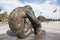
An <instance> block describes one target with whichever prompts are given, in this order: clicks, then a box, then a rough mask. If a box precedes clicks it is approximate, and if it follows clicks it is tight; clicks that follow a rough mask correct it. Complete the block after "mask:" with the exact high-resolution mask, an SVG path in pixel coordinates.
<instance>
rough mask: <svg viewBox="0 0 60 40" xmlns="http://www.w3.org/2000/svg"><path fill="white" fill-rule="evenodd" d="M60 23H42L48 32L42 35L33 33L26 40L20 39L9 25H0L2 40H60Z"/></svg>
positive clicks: (0, 37)
mask: <svg viewBox="0 0 60 40" xmlns="http://www.w3.org/2000/svg"><path fill="white" fill-rule="evenodd" d="M59 26H60V22H52V23H51V22H49V23H42V29H44V30H45V31H46V32H45V33H44V34H42V35H34V33H32V34H31V35H30V36H29V37H27V38H26V39H19V38H17V37H16V34H14V33H13V32H12V31H11V30H10V29H9V26H8V24H1V23H0V40H60V27H59Z"/></svg>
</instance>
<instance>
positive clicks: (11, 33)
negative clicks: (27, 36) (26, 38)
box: [7, 30, 17, 37]
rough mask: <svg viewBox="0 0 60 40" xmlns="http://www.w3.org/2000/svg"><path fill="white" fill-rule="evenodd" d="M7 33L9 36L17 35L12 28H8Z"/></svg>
mask: <svg viewBox="0 0 60 40" xmlns="http://www.w3.org/2000/svg"><path fill="white" fill-rule="evenodd" d="M7 34H8V35H9V36H12V37H17V35H16V34H15V33H14V32H12V31H11V30H8V31H7Z"/></svg>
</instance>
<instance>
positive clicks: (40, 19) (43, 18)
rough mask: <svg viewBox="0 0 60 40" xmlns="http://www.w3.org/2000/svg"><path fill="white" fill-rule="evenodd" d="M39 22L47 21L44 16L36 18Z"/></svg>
mask: <svg viewBox="0 0 60 40" xmlns="http://www.w3.org/2000/svg"><path fill="white" fill-rule="evenodd" d="M38 20H39V21H47V19H46V18H45V17H44V16H38Z"/></svg>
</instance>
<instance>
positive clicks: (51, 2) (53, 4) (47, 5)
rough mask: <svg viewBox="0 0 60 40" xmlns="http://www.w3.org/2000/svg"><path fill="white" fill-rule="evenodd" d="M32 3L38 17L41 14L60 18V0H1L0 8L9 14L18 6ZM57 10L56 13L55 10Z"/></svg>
mask: <svg viewBox="0 0 60 40" xmlns="http://www.w3.org/2000/svg"><path fill="white" fill-rule="evenodd" d="M25 5H30V6H31V7H32V8H33V11H34V13H35V15H36V17H38V16H39V15H41V16H44V17H46V18H52V19H60V0H1V1H0V8H2V10H5V11H7V12H8V13H9V14H10V13H11V11H12V10H13V9H15V8H16V7H23V6H25ZM55 9H57V10H56V12H55V13H54V12H53V11H54V10H55Z"/></svg>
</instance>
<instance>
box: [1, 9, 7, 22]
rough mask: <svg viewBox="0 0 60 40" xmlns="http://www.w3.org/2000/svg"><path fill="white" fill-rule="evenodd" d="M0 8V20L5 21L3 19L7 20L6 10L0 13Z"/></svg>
mask: <svg viewBox="0 0 60 40" xmlns="http://www.w3.org/2000/svg"><path fill="white" fill-rule="evenodd" d="M1 10H2V9H0V21H5V20H7V18H8V15H7V14H8V13H7V11H4V12H3V13H1Z"/></svg>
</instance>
